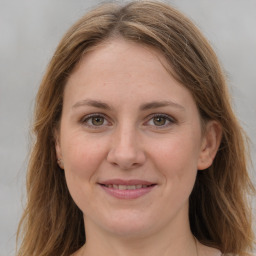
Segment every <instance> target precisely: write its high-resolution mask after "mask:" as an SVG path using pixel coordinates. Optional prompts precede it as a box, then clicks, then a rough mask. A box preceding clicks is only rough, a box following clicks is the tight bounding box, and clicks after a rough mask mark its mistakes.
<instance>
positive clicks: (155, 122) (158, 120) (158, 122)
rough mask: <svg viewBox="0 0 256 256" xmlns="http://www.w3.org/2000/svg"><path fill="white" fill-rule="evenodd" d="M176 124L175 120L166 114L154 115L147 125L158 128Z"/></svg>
mask: <svg viewBox="0 0 256 256" xmlns="http://www.w3.org/2000/svg"><path fill="white" fill-rule="evenodd" d="M173 123H175V120H174V119H173V118H172V117H170V116H169V115H166V114H154V115H153V116H151V117H150V119H149V120H148V121H147V123H146V125H149V126H155V127H157V128H164V127H168V126H169V125H171V124H173Z"/></svg>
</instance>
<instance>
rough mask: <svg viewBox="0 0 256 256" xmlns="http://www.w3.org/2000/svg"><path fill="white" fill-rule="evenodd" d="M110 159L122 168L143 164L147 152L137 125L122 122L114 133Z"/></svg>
mask: <svg viewBox="0 0 256 256" xmlns="http://www.w3.org/2000/svg"><path fill="white" fill-rule="evenodd" d="M108 161H109V162H111V163H112V164H114V165H118V166H119V167H120V168H121V169H129V168H133V167H135V166H139V165H141V164H143V162H144V161H145V154H144V151H143V148H142V144H141V138H140V134H139V131H138V129H137V128H136V126H134V125H131V124H130V123H122V124H120V125H118V126H117V128H116V130H115V131H114V132H113V134H112V140H111V147H110V150H109V154H108Z"/></svg>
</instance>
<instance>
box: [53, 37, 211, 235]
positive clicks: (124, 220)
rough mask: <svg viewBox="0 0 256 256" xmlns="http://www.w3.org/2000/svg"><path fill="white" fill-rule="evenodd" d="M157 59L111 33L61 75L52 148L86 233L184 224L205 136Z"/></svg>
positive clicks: (186, 95)
mask: <svg viewBox="0 0 256 256" xmlns="http://www.w3.org/2000/svg"><path fill="white" fill-rule="evenodd" d="M163 65H166V66H168V65H167V63H166V61H165V59H164V58H163V56H162V55H161V54H160V53H158V52H157V51H156V50H153V49H151V48H148V47H146V46H142V45H139V44H136V43H132V42H128V41H125V40H122V39H115V40H112V41H109V42H107V43H104V44H102V45H101V46H99V47H98V48H97V49H96V50H94V51H92V52H90V53H87V54H86V55H85V56H84V57H83V59H82V61H81V62H80V63H79V65H78V66H77V67H76V69H75V70H74V72H73V73H72V74H71V76H70V78H69V80H68V81H67V84H66V88H65V92H64V101H63V112H62V117H61V125H60V130H59V132H58V133H57V142H56V151H57V157H58V158H61V159H62V161H63V166H64V170H65V176H66V181H67V185H68V188H69V191H70V193H71V196H72V197H73V199H74V201H75V202H76V204H77V205H78V207H79V208H80V209H81V210H82V212H83V213H84V218H85V227H86V231H87V230H89V229H90V228H91V229H98V230H101V231H104V232H109V233H112V234H118V235H122V236H129V235H134V234H137V235H143V234H149V232H156V231H159V230H161V229H164V228H167V229H168V228H169V227H171V226H172V227H174V226H175V227H177V229H176V230H177V232H180V231H181V230H183V229H184V228H187V226H188V198H189V195H190V193H191V190H192V188H193V185H194V182H195V178H196V174H197V170H198V169H202V168H207V167H208V166H206V165H205V164H204V163H203V160H202V155H203V154H204V153H203V151H204V147H205V142H204V141H205V139H204V137H203V135H202V131H201V125H200V117H199V113H198V110H197V107H196V104H195V101H194V100H193V97H192V96H191V94H190V92H189V91H188V90H187V89H186V88H185V87H183V86H182V85H180V84H179V83H178V82H177V81H176V80H175V79H174V78H173V77H172V76H171V75H170V74H169V73H168V72H167V71H166V69H165V68H164V66H163ZM179 230H180V231H179Z"/></svg>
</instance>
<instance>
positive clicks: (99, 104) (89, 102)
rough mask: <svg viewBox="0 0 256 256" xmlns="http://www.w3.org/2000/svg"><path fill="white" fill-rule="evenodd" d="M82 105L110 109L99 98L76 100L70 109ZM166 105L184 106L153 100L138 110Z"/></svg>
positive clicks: (180, 107) (181, 107)
mask: <svg viewBox="0 0 256 256" xmlns="http://www.w3.org/2000/svg"><path fill="white" fill-rule="evenodd" d="M82 106H92V107H96V108H101V109H105V110H111V109H112V108H111V107H110V106H109V105H108V104H107V103H105V102H102V101H99V100H91V99H86V100H81V101H78V102H77V103H75V104H74V105H73V106H72V109H73V108H78V107H82ZM167 106H171V107H175V108H178V109H180V110H183V111H185V108H184V107H183V106H182V105H180V104H178V103H175V102H173V101H153V102H149V103H145V104H143V105H141V106H140V110H141V111H146V110H150V109H156V108H161V107H167Z"/></svg>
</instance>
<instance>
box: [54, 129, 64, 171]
mask: <svg viewBox="0 0 256 256" xmlns="http://www.w3.org/2000/svg"><path fill="white" fill-rule="evenodd" d="M54 138H55V151H56V158H57V163H58V165H59V167H60V168H61V169H64V164H63V160H62V153H61V146H60V139H59V132H58V131H55V132H54Z"/></svg>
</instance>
